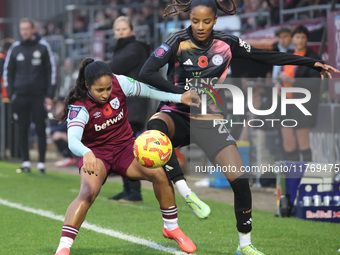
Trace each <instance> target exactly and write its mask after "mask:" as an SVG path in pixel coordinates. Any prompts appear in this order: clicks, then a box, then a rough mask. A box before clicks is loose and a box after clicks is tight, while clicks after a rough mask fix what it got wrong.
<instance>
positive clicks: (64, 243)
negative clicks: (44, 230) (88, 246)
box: [56, 236, 74, 253]
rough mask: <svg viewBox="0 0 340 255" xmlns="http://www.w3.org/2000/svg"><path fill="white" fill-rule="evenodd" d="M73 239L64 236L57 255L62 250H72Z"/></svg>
mask: <svg viewBox="0 0 340 255" xmlns="http://www.w3.org/2000/svg"><path fill="white" fill-rule="evenodd" d="M73 241H74V240H73V239H72V238H70V237H67V236H62V237H61V238H60V242H59V246H58V249H57V251H56V253H57V252H58V251H60V250H61V249H62V248H68V249H71V247H72V244H73Z"/></svg>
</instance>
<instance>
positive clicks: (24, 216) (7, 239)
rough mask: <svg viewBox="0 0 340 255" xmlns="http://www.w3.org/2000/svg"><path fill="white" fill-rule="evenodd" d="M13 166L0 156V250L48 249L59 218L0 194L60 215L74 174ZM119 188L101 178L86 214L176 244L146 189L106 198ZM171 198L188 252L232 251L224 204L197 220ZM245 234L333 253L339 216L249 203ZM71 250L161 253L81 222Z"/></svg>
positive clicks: (269, 247) (308, 251)
mask: <svg viewBox="0 0 340 255" xmlns="http://www.w3.org/2000/svg"><path fill="white" fill-rule="evenodd" d="M16 168H18V166H17V165H13V164H9V163H6V162H3V161H0V216H1V219H0V254H1V255H19V254H20V255H21V254H25V255H30V254H32V255H40V254H44V255H46V254H52V255H53V254H54V252H55V250H56V248H57V246H58V243H59V238H60V234H61V227H62V225H63V223H62V221H61V220H60V219H59V220H58V219H53V218H48V217H44V216H42V215H39V214H35V213H32V212H27V211H24V210H22V209H18V208H13V207H10V206H8V205H5V204H4V203H3V201H7V202H8V203H14V204H16V205H20V206H22V207H24V208H26V207H28V208H33V209H41V210H44V211H49V212H52V213H53V214H54V215H59V216H64V214H65V211H66V209H67V207H68V205H69V203H70V202H71V201H72V200H73V199H74V198H75V197H76V196H77V194H78V190H79V186H80V180H79V179H80V178H79V176H72V175H65V174H61V173H55V172H47V174H46V175H39V174H38V173H37V170H36V169H33V170H32V173H30V174H27V173H21V174H17V173H16V172H15V169H16ZM120 191H121V185H120V184H118V183H112V182H107V183H106V184H105V185H104V186H103V188H102V191H101V193H100V194H99V196H98V198H97V200H96V201H95V203H94V204H93V206H92V207H91V208H90V210H89V212H88V215H87V218H86V222H88V223H89V224H93V225H96V226H98V227H101V228H105V229H110V230H112V231H119V232H122V233H124V234H126V235H129V236H135V237H139V238H143V239H145V240H148V241H151V242H153V243H156V244H158V245H161V246H162V247H169V248H171V249H173V250H177V251H180V249H179V248H178V246H177V244H176V243H175V242H174V241H171V240H168V239H165V238H164V237H163V236H162V232H161V231H162V218H161V213H160V210H159V205H158V203H157V201H156V199H155V197H154V194H153V192H152V191H150V190H143V191H142V192H143V198H144V203H142V204H137V205H136V204H134V205H131V204H120V203H117V202H113V201H110V200H108V199H107V198H108V197H110V196H112V194H115V193H118V192H120ZM176 200H177V206H178V212H179V225H180V227H181V229H182V230H183V232H185V233H186V234H187V235H188V236H189V237H190V238H191V239H192V240H193V241H194V242H195V244H196V246H197V252H196V254H204V255H209V254H235V251H236V247H237V243H238V234H237V231H236V227H235V224H236V221H235V217H234V212H233V207H232V206H230V205H227V204H223V203H217V202H213V201H206V202H207V203H208V204H209V205H210V206H211V208H212V215H211V217H210V218H209V219H208V220H205V221H200V220H198V219H197V218H196V217H195V216H194V214H193V213H192V212H191V211H190V209H189V208H188V207H187V206H186V204H185V203H184V201H183V199H181V198H180V197H179V196H177V197H176ZM1 201H2V203H1ZM252 241H253V244H254V245H255V246H256V247H257V248H258V249H259V250H261V251H263V252H264V253H265V254H267V255H268V254H269V255H281V254H282V255H290V254H292V255H295V254H299V255H304V254H305V255H313V254H315V255H318V254H337V251H338V249H339V248H340V224H335V223H322V222H313V221H304V220H301V219H296V218H275V217H274V215H273V214H272V213H268V212H263V211H258V210H254V212H253V231H252ZM71 254H72V255H84V254H86V255H87V254H98V255H106V254H110V255H111V254H124V255H125V254H126V255H128V254H142V255H143V254H151V255H152V254H155V255H156V254H157V255H158V254H169V253H168V252H165V251H160V250H155V249H152V248H150V247H148V246H145V245H142V244H136V243H132V242H130V241H127V240H122V239H118V238H115V237H112V236H109V235H106V234H105V233H98V232H95V231H92V230H89V229H85V228H81V229H80V231H79V234H78V236H77V238H76V240H75V242H74V245H73V247H72V249H71ZM173 254H174V253H173Z"/></svg>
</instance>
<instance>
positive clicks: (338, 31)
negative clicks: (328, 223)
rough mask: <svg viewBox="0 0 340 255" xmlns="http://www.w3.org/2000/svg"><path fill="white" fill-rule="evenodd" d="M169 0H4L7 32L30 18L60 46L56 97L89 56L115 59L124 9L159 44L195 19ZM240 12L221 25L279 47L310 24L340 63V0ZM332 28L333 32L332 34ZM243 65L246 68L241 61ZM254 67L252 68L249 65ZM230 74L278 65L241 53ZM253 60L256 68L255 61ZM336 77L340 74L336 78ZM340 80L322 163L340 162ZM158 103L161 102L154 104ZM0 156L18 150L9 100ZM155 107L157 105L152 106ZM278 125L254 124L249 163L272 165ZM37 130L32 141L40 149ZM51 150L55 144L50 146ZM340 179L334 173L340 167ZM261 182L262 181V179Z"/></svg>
mask: <svg viewBox="0 0 340 255" xmlns="http://www.w3.org/2000/svg"><path fill="white" fill-rule="evenodd" d="M169 3H170V1H165V0H162V1H157V0H145V1H140V0H49V1H47V0H0V39H3V38H8V37H10V38H14V39H15V40H18V39H19V31H18V24H19V20H20V19H21V18H23V17H28V18H32V19H34V20H35V21H36V27H37V30H38V32H39V34H40V35H41V36H43V37H44V39H46V40H47V41H48V42H49V43H50V45H51V47H52V50H53V52H54V55H55V59H56V63H57V66H58V83H57V90H56V95H55V97H56V98H58V97H64V96H65V95H66V94H67V92H68V91H69V89H70V87H71V86H73V84H74V80H75V78H76V75H77V73H76V70H77V67H78V65H79V63H80V61H81V60H82V59H83V58H85V57H94V58H95V59H97V60H104V61H108V60H110V58H111V54H112V47H113V43H114V40H113V31H112V24H113V21H114V20H115V19H116V18H117V17H119V16H120V15H127V16H129V17H131V19H132V20H133V22H134V24H135V30H136V37H137V39H139V40H141V41H144V42H146V43H148V44H150V46H151V49H155V47H157V46H158V45H159V44H160V43H161V42H162V41H163V40H164V39H165V38H166V37H167V36H168V35H169V34H170V33H172V32H174V31H177V30H179V29H182V28H184V27H186V26H187V25H188V24H189V19H188V18H189V17H188V13H183V14H181V15H179V16H178V17H175V18H169V19H163V18H162V14H163V10H164V7H165V6H166V5H167V4H169ZM236 3H237V8H238V13H237V15H234V16H223V15H222V13H219V19H218V22H217V24H216V26H215V29H216V30H223V31H228V32H229V33H233V34H235V35H237V36H239V37H241V38H242V39H244V40H245V41H247V42H249V43H250V44H252V45H253V46H255V47H258V48H262V49H272V47H273V44H274V43H275V42H277V38H276V37H275V31H276V30H277V29H279V28H280V27H287V26H288V27H292V28H293V27H294V26H296V25H297V24H303V25H305V26H306V27H307V28H308V29H309V30H310V32H311V37H310V40H309V41H310V43H309V45H310V46H311V47H313V49H314V50H315V51H316V52H317V53H318V54H319V56H320V57H321V58H322V59H323V60H324V61H326V62H327V63H329V64H331V65H333V66H335V67H337V68H340V26H338V25H337V24H338V22H339V21H340V19H339V17H340V16H339V15H340V1H336V0H300V1H291V0H252V1H250V0H236ZM327 32H328V33H327ZM240 66H242V67H243V68H239V67H240ZM250 66H251V68H250ZM231 67H232V68H231V73H230V77H233V78H238V77H242V75H243V74H242V70H245V69H247V70H251V73H250V74H249V73H248V74H247V75H250V76H251V77H254V78H257V79H259V78H265V77H266V73H267V71H268V70H270V69H271V68H272V67H271V66H266V65H263V64H257V65H255V66H254V65H251V63H249V62H247V61H243V60H242V61H239V60H235V61H233V62H232V64H231ZM248 67H249V68H248ZM335 78H337V77H335ZM339 86H340V82H339V81H338V79H333V81H330V82H329V81H325V82H323V83H322V92H321V95H320V101H321V104H320V107H319V118H318V125H317V127H316V128H314V129H313V130H312V133H311V146H312V149H313V153H314V154H313V158H314V159H315V161H317V162H324V163H334V164H335V163H339V162H340V121H339V118H338V117H337V116H339V114H340V105H339V98H340V87H339ZM154 105H156V103H155V104H154ZM0 110H1V112H0V117H1V122H0V159H15V158H18V156H19V150H18V146H19V144H18V140H17V136H16V135H15V134H16V126H15V124H14V123H13V122H12V120H11V109H10V105H9V104H8V102H6V101H5V100H2V101H1V109H0ZM154 110H155V109H154V108H152V109H150V113H151V112H153V111H154ZM278 132H279V131H278V130H275V129H271V130H266V129H262V128H257V129H253V131H252V134H251V137H252V138H251V139H250V148H251V150H250V164H254V165H255V164H260V163H262V164H265V163H267V164H273V163H275V162H276V161H277V160H279V159H280V155H281V154H282V151H281V150H280V141H279V140H278V139H277V137H278V134H279V133H278ZM34 143H35V140H34V136H33V138H32V148H34ZM190 148H191V150H188V149H184V150H182V153H183V154H184V159H183V160H184V161H189V160H190V161H191V162H195V160H196V161H200V160H202V154H201V151H200V150H199V149H198V148H196V147H195V146H191V147H190ZM49 149H50V150H52V152H54V153H57V152H56V151H53V147H52V146H50V147H49ZM334 178H335V174H334ZM257 185H258V186H261V185H260V183H259V182H257Z"/></svg>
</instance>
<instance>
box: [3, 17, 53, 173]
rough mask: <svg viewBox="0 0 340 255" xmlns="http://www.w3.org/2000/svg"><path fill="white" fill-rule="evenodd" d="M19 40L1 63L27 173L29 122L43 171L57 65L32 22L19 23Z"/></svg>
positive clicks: (29, 166)
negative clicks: (3, 63) (48, 117)
mask: <svg viewBox="0 0 340 255" xmlns="http://www.w3.org/2000/svg"><path fill="white" fill-rule="evenodd" d="M19 30H20V35H21V37H22V38H21V40H20V41H17V42H15V43H14V44H12V46H11V47H10V49H9V51H8V54H7V57H6V61H5V65H4V73H3V76H4V84H5V87H6V88H7V94H8V97H9V99H10V100H11V102H12V110H13V118H14V120H16V121H17V123H18V126H19V134H18V135H19V142H20V155H21V157H22V160H23V163H22V165H21V171H23V172H30V169H31V162H30V159H29V146H28V144H29V143H28V140H29V139H28V133H29V132H28V130H29V128H30V123H31V121H33V122H34V124H35V131H36V134H37V135H38V151H39V159H38V165H37V168H38V170H39V173H42V174H43V173H45V154H46V131H45V129H46V123H45V119H46V117H47V114H46V113H47V111H51V110H52V105H53V100H52V98H53V96H54V88H55V81H56V66H55V63H54V57H53V53H52V50H51V48H50V46H49V44H48V43H47V42H46V41H44V40H42V39H41V38H40V36H39V35H38V34H37V33H36V29H35V25H34V21H33V20H31V19H28V18H23V19H21V20H20V22H19Z"/></svg>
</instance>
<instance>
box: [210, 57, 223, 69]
mask: <svg viewBox="0 0 340 255" xmlns="http://www.w3.org/2000/svg"><path fill="white" fill-rule="evenodd" d="M212 62H213V64H214V65H215V66H220V65H222V63H223V57H222V56H221V55H220V54H217V55H214V56H213V57H212Z"/></svg>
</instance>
